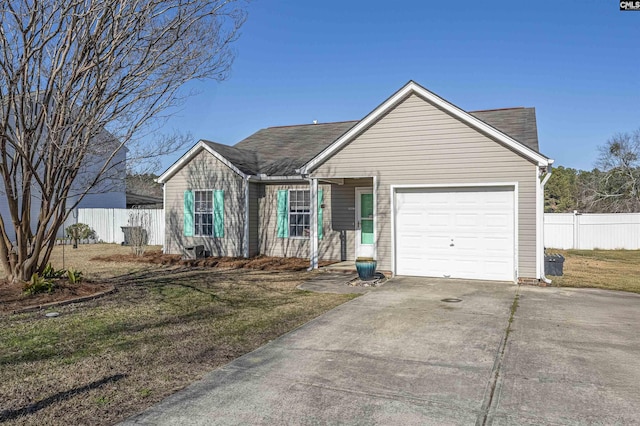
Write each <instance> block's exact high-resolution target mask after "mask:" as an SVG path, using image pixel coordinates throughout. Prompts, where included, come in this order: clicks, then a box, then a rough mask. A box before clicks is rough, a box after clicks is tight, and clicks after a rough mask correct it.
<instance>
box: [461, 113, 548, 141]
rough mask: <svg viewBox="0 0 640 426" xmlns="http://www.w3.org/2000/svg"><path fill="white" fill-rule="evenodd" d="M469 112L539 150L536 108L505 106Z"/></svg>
mask: <svg viewBox="0 0 640 426" xmlns="http://www.w3.org/2000/svg"><path fill="white" fill-rule="evenodd" d="M469 114H471V115H473V116H474V117H476V118H478V119H480V120H482V121H484V122H485V123H487V124H489V125H491V126H493V127H495V128H496V129H498V130H500V131H501V132H502V133H506V134H507V135H509V136H511V137H512V138H513V139H515V140H517V141H518V142H520V143H522V144H524V145H526V146H528V147H529V148H531V149H533V150H534V151H536V152H538V151H539V149H538V127H537V125H536V109H535V108H524V107H519V108H503V109H490V110H483V111H470V112H469Z"/></svg>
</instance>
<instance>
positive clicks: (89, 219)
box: [78, 209, 164, 245]
mask: <svg viewBox="0 0 640 426" xmlns="http://www.w3.org/2000/svg"><path fill="white" fill-rule="evenodd" d="M132 215H148V216H147V219H148V220H146V221H145V222H148V225H147V226H145V228H146V229H147V233H148V235H149V244H150V245H163V244H164V210H163V209H78V223H86V224H87V225H89V227H90V228H92V229H93V230H94V231H96V238H97V240H98V241H100V240H101V241H103V242H105V243H118V244H120V243H122V242H124V233H123V232H122V229H121V227H122V226H132V225H135V223H132V220H131V217H132Z"/></svg>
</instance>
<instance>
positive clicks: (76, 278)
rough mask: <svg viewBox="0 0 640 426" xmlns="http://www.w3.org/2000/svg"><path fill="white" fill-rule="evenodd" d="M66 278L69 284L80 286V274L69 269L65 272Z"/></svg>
mask: <svg viewBox="0 0 640 426" xmlns="http://www.w3.org/2000/svg"><path fill="white" fill-rule="evenodd" d="M67 278H68V279H69V284H80V281H82V272H80V271H76V270H75V269H73V268H69V269H68V270H67Z"/></svg>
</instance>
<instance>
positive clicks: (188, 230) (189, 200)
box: [184, 191, 193, 237]
mask: <svg viewBox="0 0 640 426" xmlns="http://www.w3.org/2000/svg"><path fill="white" fill-rule="evenodd" d="M184 236H185V237H193V191H184Z"/></svg>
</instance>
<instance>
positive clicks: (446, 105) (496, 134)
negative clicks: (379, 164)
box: [299, 81, 553, 174]
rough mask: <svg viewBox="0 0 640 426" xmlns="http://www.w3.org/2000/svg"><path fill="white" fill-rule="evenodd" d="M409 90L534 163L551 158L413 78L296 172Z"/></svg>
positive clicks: (343, 142) (347, 139)
mask: <svg viewBox="0 0 640 426" xmlns="http://www.w3.org/2000/svg"><path fill="white" fill-rule="evenodd" d="M411 94H416V95H418V96H420V97H422V98H424V99H425V100H426V101H427V102H429V103H431V104H433V105H435V106H436V107H438V108H441V109H443V110H444V111H446V112H448V113H449V114H451V115H453V116H454V117H456V118H458V119H459V120H460V121H462V122H464V123H466V124H468V125H469V126H471V127H474V128H475V129H477V130H480V131H482V132H484V133H486V134H488V135H489V136H491V137H493V138H495V139H497V140H499V141H500V142H502V143H504V144H505V145H506V146H507V147H509V148H511V149H513V150H514V151H516V152H518V153H520V154H522V155H523V156H525V157H527V158H529V159H530V160H532V161H535V162H536V163H537V164H538V166H547V165H549V164H551V163H552V162H553V160H551V159H549V158H547V157H545V156H543V155H542V154H539V153H538V152H536V151H534V150H532V149H531V148H529V147H527V146H525V145H523V144H521V143H520V142H518V141H516V140H515V139H513V138H512V137H510V136H508V135H506V134H505V133H503V132H501V131H499V130H497V129H496V128H494V127H492V126H490V125H488V124H487V123H485V122H484V121H482V120H479V119H477V118H476V117H474V116H472V115H471V114H469V113H468V112H466V111H464V110H462V109H460V108H458V107H457V106H455V105H453V104H452V103H450V102H448V101H446V100H444V99H442V98H441V97H439V96H438V95H436V94H434V93H432V92H430V91H429V90H427V89H425V88H424V87H422V86H420V85H419V84H417V83H415V82H414V81H409V82H408V83H407V84H406V85H405V86H404V87H402V88H401V89H400V90H398V91H397V92H396V93H395V94H393V95H392V96H391V97H390V98H389V99H387V100H386V101H384V102H383V103H382V104H381V105H380V106H378V107H377V108H376V109H374V110H373V111H372V112H370V113H369V114H368V115H367V116H366V117H365V118H363V119H362V120H360V121H359V122H358V124H356V125H355V126H353V127H352V128H351V129H350V130H349V131H348V132H346V133H345V134H344V135H342V136H341V137H340V138H338V139H337V140H336V141H335V142H333V143H332V144H331V145H329V146H328V147H327V148H325V149H324V150H323V151H322V152H321V153H320V154H318V155H317V156H316V157H314V158H312V159H311V160H309V161H308V162H307V163H306V164H305V165H303V166H302V167H301V168H300V169H299V170H300V172H301V173H303V174H304V173H309V172H310V171H312V170H313V169H315V168H316V167H318V166H319V165H320V164H322V163H323V162H324V161H325V160H326V159H328V158H329V157H330V156H331V155H332V154H333V153H335V152H336V151H338V150H339V149H340V148H342V147H343V146H344V145H346V144H347V143H349V142H350V141H351V140H353V139H354V138H355V137H356V136H357V135H359V134H360V133H361V132H362V131H364V130H365V129H367V128H368V127H369V126H371V125H372V124H373V123H374V122H375V121H377V120H378V119H379V118H381V117H382V116H383V115H384V114H386V113H387V112H389V111H390V110H391V109H392V108H394V107H395V106H396V105H397V104H398V103H400V102H401V101H402V100H404V99H405V98H407V97H408V96H410V95H411Z"/></svg>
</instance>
